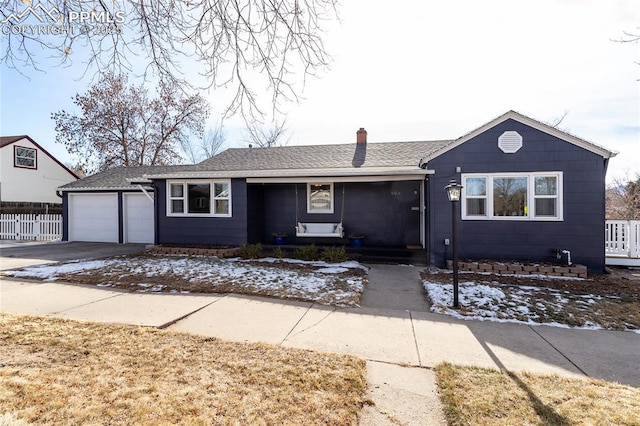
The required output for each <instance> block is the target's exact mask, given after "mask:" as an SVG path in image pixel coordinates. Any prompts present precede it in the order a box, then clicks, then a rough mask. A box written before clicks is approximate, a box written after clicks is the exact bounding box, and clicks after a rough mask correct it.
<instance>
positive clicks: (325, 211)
mask: <svg viewBox="0 0 640 426" xmlns="http://www.w3.org/2000/svg"><path fill="white" fill-rule="evenodd" d="M311 185H329V188H330V189H329V190H330V191H331V208H329V209H312V208H311ZM334 199H335V193H334V189H333V182H308V183H307V213H309V214H333V210H334V208H333V206H334V203H333V201H334Z"/></svg>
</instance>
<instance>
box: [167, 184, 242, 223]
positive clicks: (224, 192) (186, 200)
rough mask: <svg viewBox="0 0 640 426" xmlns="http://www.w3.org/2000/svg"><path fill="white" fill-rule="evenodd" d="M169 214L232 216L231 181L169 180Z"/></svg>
mask: <svg viewBox="0 0 640 426" xmlns="http://www.w3.org/2000/svg"><path fill="white" fill-rule="evenodd" d="M167 194H168V196H167V216H182V215H190V216H223V217H229V216H231V182H230V181H179V182H178V181H168V182H167Z"/></svg>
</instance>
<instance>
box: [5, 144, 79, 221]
mask: <svg viewBox="0 0 640 426" xmlns="http://www.w3.org/2000/svg"><path fill="white" fill-rule="evenodd" d="M77 179H78V176H77V175H76V174H75V173H74V172H73V171H71V170H69V168H67V167H66V166H65V165H64V164H62V163H61V162H60V161H58V160H57V159H56V158H55V157H54V156H52V155H51V154H49V153H48V152H47V151H46V150H45V149H44V148H42V147H41V146H40V145H38V144H37V143H36V142H35V141H34V140H33V139H31V138H30V137H29V136H27V135H20V136H2V137H0V201H1V203H2V207H3V210H5V208H7V207H8V206H16V205H23V206H26V207H28V206H29V205H31V206H33V207H34V208H42V207H44V206H48V205H51V204H53V205H56V204H58V205H59V204H62V198H61V197H60V196H58V195H57V194H56V191H57V190H58V187H60V186H62V185H64V184H66V183H69V182H73V181H75V180H77Z"/></svg>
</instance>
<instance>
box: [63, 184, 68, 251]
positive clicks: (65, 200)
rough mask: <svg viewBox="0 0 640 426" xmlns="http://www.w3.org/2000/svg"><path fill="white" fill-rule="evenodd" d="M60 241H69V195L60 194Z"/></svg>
mask: <svg viewBox="0 0 640 426" xmlns="http://www.w3.org/2000/svg"><path fill="white" fill-rule="evenodd" d="M62 241H69V193H67V192H63V193H62Z"/></svg>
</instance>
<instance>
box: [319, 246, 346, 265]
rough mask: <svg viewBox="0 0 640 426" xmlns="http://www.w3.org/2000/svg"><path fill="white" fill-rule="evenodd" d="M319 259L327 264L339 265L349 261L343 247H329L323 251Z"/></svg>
mask: <svg viewBox="0 0 640 426" xmlns="http://www.w3.org/2000/svg"><path fill="white" fill-rule="evenodd" d="M320 258H321V259H322V260H324V261H325V262H328V263H340V262H346V261H347V260H349V256H347V251H346V250H345V249H344V247H330V248H327V249H324V250H323V251H322V255H321V256H320Z"/></svg>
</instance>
